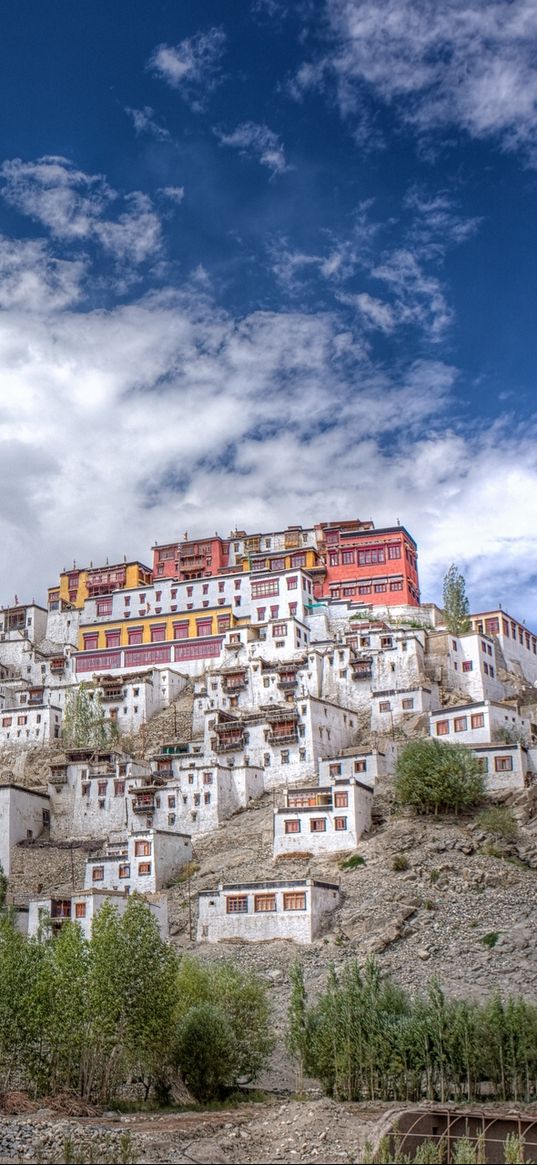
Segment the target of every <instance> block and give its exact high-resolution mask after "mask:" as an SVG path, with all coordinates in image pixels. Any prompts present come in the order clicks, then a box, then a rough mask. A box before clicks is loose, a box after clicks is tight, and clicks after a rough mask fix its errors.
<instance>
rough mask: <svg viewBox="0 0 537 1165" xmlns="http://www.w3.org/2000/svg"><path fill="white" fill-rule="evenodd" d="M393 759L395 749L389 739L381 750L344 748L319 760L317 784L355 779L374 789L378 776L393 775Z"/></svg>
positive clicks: (394, 759)
mask: <svg viewBox="0 0 537 1165" xmlns="http://www.w3.org/2000/svg"><path fill="white" fill-rule="evenodd" d="M395 761H396V749H395V747H394V745H393V744H392V743H391V742H389V741H387V742H386V743H385V745H384V749H383V751H382V752H378V751H377V750H376V749H373V751H371V752H360V751H357V750H356V749H344V750H343V752H342V753H341V754H340V755H339V756H331V757H325V758H323V759H322V760H320V761H319V784H321V785H323V784H328V783H329V782H330V781H339V780H342V781H350V780H352V779H357V780H359V781H360V782H361V784H362V785H367V786H368V788H370V789H373V790H374V789H375V786H376V784H377V782H378V780H379V778H380V777H390V776H393V773H394V771H395Z"/></svg>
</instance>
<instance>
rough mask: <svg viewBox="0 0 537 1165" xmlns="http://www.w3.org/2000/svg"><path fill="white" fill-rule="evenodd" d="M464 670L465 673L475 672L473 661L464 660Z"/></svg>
mask: <svg viewBox="0 0 537 1165" xmlns="http://www.w3.org/2000/svg"><path fill="white" fill-rule="evenodd" d="M462 670H463V671H473V670H474V665H473V663H472V660H471V659H463V661H462Z"/></svg>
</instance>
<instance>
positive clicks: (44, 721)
mask: <svg viewBox="0 0 537 1165" xmlns="http://www.w3.org/2000/svg"><path fill="white" fill-rule="evenodd" d="M61 727H62V711H61V708H58V707H55V706H54V705H52V704H33V705H32V704H17V705H16V706H15V707H11V708H3V709H2V713H1V715H0V745H3V744H18V745H27V746H29V745H36V744H44V743H48V741H50V740H58V738H59V736H60V733H61Z"/></svg>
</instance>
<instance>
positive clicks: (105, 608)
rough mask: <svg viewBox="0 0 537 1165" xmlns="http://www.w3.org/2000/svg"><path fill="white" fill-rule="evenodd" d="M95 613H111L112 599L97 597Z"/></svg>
mask: <svg viewBox="0 0 537 1165" xmlns="http://www.w3.org/2000/svg"><path fill="white" fill-rule="evenodd" d="M96 614H97V615H111V614H112V599H97V606H96Z"/></svg>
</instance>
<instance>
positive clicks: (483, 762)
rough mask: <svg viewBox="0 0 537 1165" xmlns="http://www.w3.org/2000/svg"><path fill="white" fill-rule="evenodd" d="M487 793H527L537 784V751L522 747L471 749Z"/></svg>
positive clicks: (493, 746) (507, 745)
mask: <svg viewBox="0 0 537 1165" xmlns="http://www.w3.org/2000/svg"><path fill="white" fill-rule="evenodd" d="M472 752H473V753H474V756H476V757H477V759H478V761H479V767H480V769H481V772H482V773H483V774H484V777H485V789H486V791H487V792H488V793H505V792H510V791H511V790H515V791H516V790H517V789H527V788H528V787H529V786H530V785H533V784H535V781H536V780H537V749H535V748H525V747H524V745H523V744H477V745H475V746H474V747H473V748H472Z"/></svg>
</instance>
